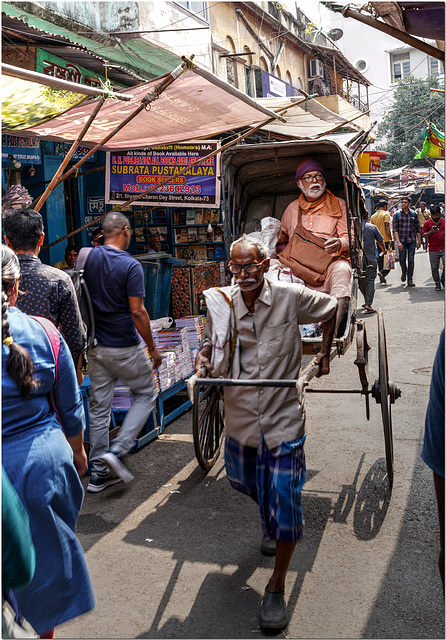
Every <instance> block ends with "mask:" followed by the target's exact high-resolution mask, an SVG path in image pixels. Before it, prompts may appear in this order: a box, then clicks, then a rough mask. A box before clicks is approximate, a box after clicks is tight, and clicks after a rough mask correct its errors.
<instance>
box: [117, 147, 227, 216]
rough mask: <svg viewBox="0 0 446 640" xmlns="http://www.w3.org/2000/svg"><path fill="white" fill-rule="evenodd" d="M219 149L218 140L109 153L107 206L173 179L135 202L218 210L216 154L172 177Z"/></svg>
mask: <svg viewBox="0 0 446 640" xmlns="http://www.w3.org/2000/svg"><path fill="white" fill-rule="evenodd" d="M218 146H219V142H218V141H217V140H206V141H202V140H201V141H192V142H186V143H184V144H167V145H163V146H160V147H151V148H150V149H141V150H133V151H111V152H108V153H107V163H106V183H105V193H106V202H107V203H109V204H120V203H122V202H123V201H125V200H129V199H130V198H132V197H133V196H135V195H136V194H138V193H141V191H146V190H147V189H149V188H150V187H153V186H156V185H157V184H158V183H161V182H162V181H163V180H165V179H166V178H168V177H170V176H172V180H171V181H170V182H168V183H167V184H160V186H159V187H158V188H157V189H155V190H154V191H152V192H151V193H149V194H146V195H145V196H142V197H141V198H140V199H139V200H138V201H137V202H139V203H141V204H146V203H148V202H149V203H150V204H153V205H157V206H160V205H161V206H172V207H206V208H208V207H218V206H219V204H220V183H219V182H217V175H218V154H217V155H215V156H213V157H212V158H209V159H208V160H205V161H204V162H203V163H200V164H197V165H195V166H193V167H190V169H188V170H187V171H185V172H184V173H182V174H181V175H179V176H177V177H175V176H176V174H177V173H178V172H179V171H181V170H182V169H184V168H185V167H187V166H188V165H189V164H192V163H193V162H196V161H197V160H199V159H200V158H204V157H205V156H207V155H209V154H210V153H212V152H213V151H215V150H216V149H217V148H218ZM135 204H137V203H135Z"/></svg>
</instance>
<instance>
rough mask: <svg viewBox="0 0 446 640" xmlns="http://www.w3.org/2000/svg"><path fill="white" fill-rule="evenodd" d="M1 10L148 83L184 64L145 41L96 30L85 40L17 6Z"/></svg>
mask: <svg viewBox="0 0 446 640" xmlns="http://www.w3.org/2000/svg"><path fill="white" fill-rule="evenodd" d="M26 4H28V3H26ZM2 11H3V12H4V13H5V14H6V15H7V16H9V17H10V18H16V19H17V20H21V21H22V22H24V23H25V24H26V25H28V26H29V27H31V28H33V29H37V30H39V31H42V32H44V33H48V34H50V35H53V36H59V37H62V38H65V39H66V40H67V41H68V42H71V43H73V44H77V45H80V46H81V47H84V48H85V49H87V50H88V51H89V52H91V53H92V54H93V55H96V56H97V57H99V58H103V59H104V60H107V61H110V62H112V63H114V64H118V65H120V66H122V67H123V68H126V69H128V70H129V71H131V72H133V73H137V74H141V75H143V76H145V77H146V79H147V80H150V79H152V78H155V77H157V76H160V75H162V74H164V73H167V72H169V71H171V70H172V69H173V68H175V67H176V66H178V65H179V64H180V63H181V59H180V57H179V56H178V55H176V54H175V53H172V52H171V51H168V50H166V49H163V48H162V47H160V46H158V45H156V44H153V43H152V42H149V41H148V40H146V39H144V38H139V37H136V38H130V39H119V40H118V39H113V38H112V37H110V36H104V34H103V33H99V32H96V31H94V30H93V29H92V30H91V37H86V36H85V35H84V34H82V35H79V34H77V33H75V32H74V31H70V30H69V29H67V28H65V27H62V26H60V25H57V24H53V23H51V22H48V21H47V20H44V19H43V18H40V17H38V16H36V15H33V14H32V13H29V12H28V11H24V10H23V9H21V8H20V7H18V6H17V5H16V3H9V2H2ZM95 38H97V40H96V39H95ZM136 65H137V66H136Z"/></svg>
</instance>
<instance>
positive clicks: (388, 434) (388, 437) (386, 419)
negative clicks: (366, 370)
mask: <svg viewBox="0 0 446 640" xmlns="http://www.w3.org/2000/svg"><path fill="white" fill-rule="evenodd" d="M378 368H379V400H378V399H377V401H378V402H380V404H381V415H382V421H383V429H384V447H385V451H386V464H387V476H388V478H389V483H390V485H392V483H393V433H392V412H391V408H390V405H391V403H392V398H391V395H390V387H391V386H393V385H392V384H391V383H389V367H388V363H387V345H386V330H385V327H384V316H383V313H382V311H381V309H380V310H379V312H378Z"/></svg>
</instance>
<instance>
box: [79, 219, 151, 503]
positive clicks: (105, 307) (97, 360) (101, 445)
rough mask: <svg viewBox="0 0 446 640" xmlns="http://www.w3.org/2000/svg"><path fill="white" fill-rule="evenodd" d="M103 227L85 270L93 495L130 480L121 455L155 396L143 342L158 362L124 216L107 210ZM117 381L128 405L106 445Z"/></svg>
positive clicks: (139, 269)
mask: <svg viewBox="0 0 446 640" xmlns="http://www.w3.org/2000/svg"><path fill="white" fill-rule="evenodd" d="M102 231H103V236H104V245H103V246H97V247H95V248H94V249H93V250H92V251H91V252H90V255H89V258H88V263H87V265H86V268H85V273H84V278H85V282H86V284H87V287H88V291H89V293H90V298H91V302H92V306H93V313H94V320H95V338H96V342H95V345H94V346H91V347H90V348H89V349H88V354H87V355H88V373H89V375H90V381H91V407H90V440H91V450H90V463H91V467H92V473H91V478H90V482H89V484H88V486H87V490H88V491H91V492H93V493H97V492H99V491H103V490H104V489H106V488H107V487H109V486H111V485H113V484H116V483H118V482H121V481H122V480H123V481H124V482H130V481H131V480H132V479H133V475H132V474H131V472H130V471H129V469H128V468H127V466H126V465H125V463H124V461H123V456H124V455H125V454H127V453H128V451H129V450H130V448H131V447H132V445H133V442H134V440H135V438H136V437H137V436H138V435H139V433H140V431H141V429H142V428H143V427H144V425H145V424H146V422H147V419H148V417H149V415H150V413H151V412H152V410H153V407H154V405H155V400H156V395H157V393H156V389H155V385H154V382H153V378H152V367H151V364H150V361H149V358H148V356H147V354H146V351H145V349H144V346H143V343H142V340H143V341H144V342H145V343H146V345H147V348H148V351H149V354H150V356H151V358H152V360H153V365H154V367H158V366H159V365H160V364H161V356H160V354H159V353H158V351H157V349H156V346H155V342H154V340H153V335H152V331H151V329H150V318H149V315H148V313H147V310H146V308H145V307H144V297H145V296H144V274H143V269H142V266H141V264H140V263H139V262H138V261H137V260H135V258H133V257H132V256H131V255H130V254H129V253H127V251H126V250H127V249H128V247H129V244H130V238H131V233H132V229H131V227H130V223H129V220H128V218H126V216H124V215H123V214H122V213H110V214H109V215H108V216H107V217H106V218H105V219H104V221H103V225H102ZM140 336H141V338H140ZM141 339H142V340H141ZM118 380H120V381H121V382H122V383H123V384H125V385H127V386H128V387H129V388H130V391H131V392H132V396H133V404H132V406H131V408H130V410H129V411H128V412H127V415H126V417H125V419H124V421H123V423H122V426H121V428H120V430H119V433H118V436H117V437H116V438H115V439H114V440H113V443H112V445H111V446H110V444H109V426H110V412H111V407H112V401H113V392H114V388H115V385H116V382H117V381H118Z"/></svg>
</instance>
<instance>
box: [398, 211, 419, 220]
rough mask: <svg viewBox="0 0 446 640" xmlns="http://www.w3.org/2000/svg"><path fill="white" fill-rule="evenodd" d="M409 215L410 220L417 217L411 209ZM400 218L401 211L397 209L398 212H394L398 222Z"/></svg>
mask: <svg viewBox="0 0 446 640" xmlns="http://www.w3.org/2000/svg"><path fill="white" fill-rule="evenodd" d="M409 213H411V214H412V218H415V216H416V215H417V214H416V213H415V211H414V210H413V209H409ZM400 217H401V209H398V211H397V212H396V219H397V220H399V219H400Z"/></svg>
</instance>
